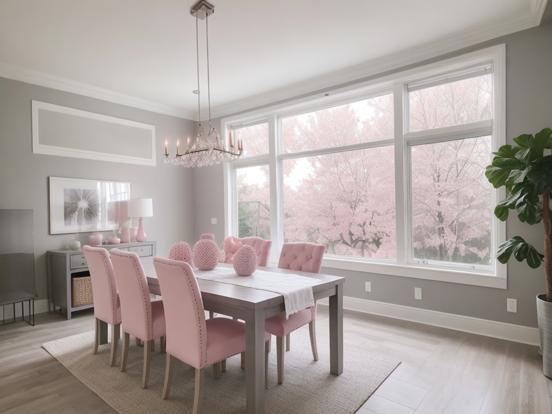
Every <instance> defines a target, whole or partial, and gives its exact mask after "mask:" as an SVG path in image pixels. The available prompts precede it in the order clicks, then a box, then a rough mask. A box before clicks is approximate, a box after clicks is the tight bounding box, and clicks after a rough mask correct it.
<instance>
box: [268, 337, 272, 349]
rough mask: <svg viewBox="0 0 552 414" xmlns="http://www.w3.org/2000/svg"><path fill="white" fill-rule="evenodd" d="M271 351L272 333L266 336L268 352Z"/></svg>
mask: <svg viewBox="0 0 552 414" xmlns="http://www.w3.org/2000/svg"><path fill="white" fill-rule="evenodd" d="M270 351H272V335H270V336H269V337H268V352H270Z"/></svg>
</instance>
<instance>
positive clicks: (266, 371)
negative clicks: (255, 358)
mask: <svg viewBox="0 0 552 414" xmlns="http://www.w3.org/2000/svg"><path fill="white" fill-rule="evenodd" d="M269 352H270V341H266V342H265V390H268V354H269Z"/></svg>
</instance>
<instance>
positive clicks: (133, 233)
mask: <svg viewBox="0 0 552 414" xmlns="http://www.w3.org/2000/svg"><path fill="white" fill-rule="evenodd" d="M129 231H130V241H131V243H134V242H135V241H136V233H138V230H137V229H136V227H131V228H130V229H129Z"/></svg>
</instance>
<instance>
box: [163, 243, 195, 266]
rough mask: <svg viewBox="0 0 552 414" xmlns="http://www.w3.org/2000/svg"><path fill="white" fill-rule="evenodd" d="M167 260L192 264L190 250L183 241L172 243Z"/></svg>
mask: <svg viewBox="0 0 552 414" xmlns="http://www.w3.org/2000/svg"><path fill="white" fill-rule="evenodd" d="M169 259H171V260H179V261H181V262H186V263H188V264H190V265H191V264H192V248H191V247H190V245H189V244H188V243H186V242H185V241H178V242H176V243H174V244H173V245H172V246H171V248H170V249H169Z"/></svg>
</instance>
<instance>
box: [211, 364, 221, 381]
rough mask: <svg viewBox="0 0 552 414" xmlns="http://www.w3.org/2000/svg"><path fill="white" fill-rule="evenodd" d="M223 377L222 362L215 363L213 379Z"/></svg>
mask: <svg viewBox="0 0 552 414" xmlns="http://www.w3.org/2000/svg"><path fill="white" fill-rule="evenodd" d="M221 376H222V362H215V363H214V364H213V377H214V378H215V379H219V378H220V377H221Z"/></svg>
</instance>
